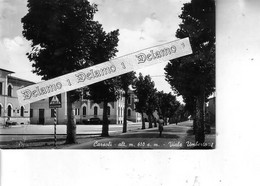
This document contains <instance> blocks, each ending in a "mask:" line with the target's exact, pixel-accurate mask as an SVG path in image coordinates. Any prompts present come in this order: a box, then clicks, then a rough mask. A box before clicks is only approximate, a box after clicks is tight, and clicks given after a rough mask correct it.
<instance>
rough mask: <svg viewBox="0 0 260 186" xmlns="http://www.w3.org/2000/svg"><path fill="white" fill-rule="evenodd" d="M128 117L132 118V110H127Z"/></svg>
mask: <svg viewBox="0 0 260 186" xmlns="http://www.w3.org/2000/svg"><path fill="white" fill-rule="evenodd" d="M127 116H129V117H130V116H131V109H128V110H127Z"/></svg>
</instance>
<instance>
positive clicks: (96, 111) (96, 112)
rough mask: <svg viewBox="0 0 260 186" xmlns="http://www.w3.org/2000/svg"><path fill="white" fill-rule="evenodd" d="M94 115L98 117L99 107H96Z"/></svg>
mask: <svg viewBox="0 0 260 186" xmlns="http://www.w3.org/2000/svg"><path fill="white" fill-rule="evenodd" d="M94 115H95V116H97V115H98V107H97V106H95V107H94Z"/></svg>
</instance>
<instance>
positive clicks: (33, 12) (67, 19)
mask: <svg viewBox="0 0 260 186" xmlns="http://www.w3.org/2000/svg"><path fill="white" fill-rule="evenodd" d="M27 6H28V8H29V10H28V13H27V15H25V16H24V17H23V18H22V23H23V35H24V37H25V38H26V39H28V40H30V41H31V47H32V50H31V51H30V52H29V53H28V54H27V56H28V58H29V60H30V61H31V62H33V64H32V66H33V68H34V69H33V72H34V73H36V74H37V75H40V76H42V79H43V80H48V79H51V78H55V77H57V76H60V75H63V74H67V73H69V72H73V71H76V70H79V69H82V68H85V67H89V66H91V65H93V64H94V61H95V58H96V56H95V51H96V49H97V48H98V47H99V46H98V45H99V44H100V42H98V41H99V40H100V35H101V33H103V30H102V26H101V25H100V24H99V23H98V22H97V21H93V17H94V14H95V12H96V11H97V5H96V4H92V5H90V3H89V2H88V1H87V0H70V1H67V0H28V5H27ZM106 44H108V45H109V41H107V43H105V45H106ZM108 48H109V47H108ZM100 53H103V51H101V52H100ZM77 92H79V91H70V92H67V120H68V122H67V139H66V142H67V143H76V124H75V123H74V119H73V112H72V103H73V102H74V101H75V100H76V98H79V96H78V94H77Z"/></svg>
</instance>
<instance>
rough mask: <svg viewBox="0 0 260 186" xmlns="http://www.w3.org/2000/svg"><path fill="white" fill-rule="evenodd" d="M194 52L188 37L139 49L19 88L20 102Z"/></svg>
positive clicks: (71, 88) (24, 103)
mask: <svg viewBox="0 0 260 186" xmlns="http://www.w3.org/2000/svg"><path fill="white" fill-rule="evenodd" d="M189 54H192V50H191V46H190V42H189V38H184V39H180V40H176V41H172V42H168V43H166V44H162V45H158V46H155V47H151V48H147V49H144V50H140V51H137V52H134V53H131V54H128V55H125V56H122V57H119V58H116V59H112V60H110V61H107V62H104V63H101V64H98V65H94V66H91V67H88V68H85V69H82V70H79V71H76V72H72V73H69V74H65V75H62V76H59V77H57V78H53V79H50V80H47V81H44V82H40V83H37V84H34V85H30V86H27V87H24V88H22V89H19V90H17V95H18V101H19V103H20V105H26V104H29V103H32V102H35V101H39V100H41V99H45V98H48V97H51V96H54V95H57V94H61V93H64V92H67V91H71V90H74V89H78V88H81V87H84V86H87V85H91V84H94V83H97V82H100V81H103V80H106V79H109V78H113V77H115V76H119V75H122V74H125V73H128V72H131V71H134V70H138V69H141V68H144V67H147V66H150V65H154V64H158V63H160V62H164V61H168V60H171V59H175V58H179V57H182V56H185V55H189Z"/></svg>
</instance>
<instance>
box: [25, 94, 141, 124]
mask: <svg viewBox="0 0 260 186" xmlns="http://www.w3.org/2000/svg"><path fill="white" fill-rule="evenodd" d="M129 94H130V96H129V99H128V101H127V120H128V121H133V122H140V121H141V115H140V114H139V113H137V112H135V104H134V102H135V99H136V97H135V95H134V93H133V91H129ZM59 101H60V102H61V108H58V109H57V124H66V123H67V95H66V94H65V93H63V94H61V100H59ZM124 107H125V98H124V97H123V92H121V94H120V96H119V99H118V100H117V101H115V102H110V103H108V119H109V121H110V123H112V124H122V123H123V115H124ZM73 111H74V116H75V120H76V122H77V123H78V124H84V123H86V121H87V120H89V119H90V118H99V119H101V120H102V118H103V103H95V102H93V101H92V100H87V99H81V100H79V101H77V102H75V103H74V104H73ZM30 113H31V120H30V122H31V123H32V124H40V125H48V124H53V123H54V109H53V108H49V98H48V99H44V100H41V101H38V102H34V103H31V106H30Z"/></svg>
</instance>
